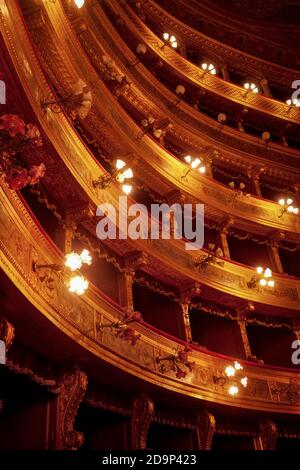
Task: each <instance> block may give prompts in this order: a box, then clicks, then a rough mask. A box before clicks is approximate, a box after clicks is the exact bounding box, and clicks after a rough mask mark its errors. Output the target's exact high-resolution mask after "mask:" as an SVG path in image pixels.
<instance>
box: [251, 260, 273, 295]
mask: <svg viewBox="0 0 300 470" xmlns="http://www.w3.org/2000/svg"><path fill="white" fill-rule="evenodd" d="M256 272H257V274H258V276H254V277H252V279H251V280H250V281H249V282H247V286H248V287H249V288H250V289H254V288H255V287H258V286H261V287H271V288H273V287H274V286H275V281H274V279H273V278H272V271H271V269H270V268H266V269H264V268H262V267H261V266H259V267H258V268H256Z"/></svg>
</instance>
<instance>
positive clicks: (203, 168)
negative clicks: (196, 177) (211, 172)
mask: <svg viewBox="0 0 300 470" xmlns="http://www.w3.org/2000/svg"><path fill="white" fill-rule="evenodd" d="M199 171H200V173H202V174H204V173H205V172H206V168H205V166H200V168H199Z"/></svg>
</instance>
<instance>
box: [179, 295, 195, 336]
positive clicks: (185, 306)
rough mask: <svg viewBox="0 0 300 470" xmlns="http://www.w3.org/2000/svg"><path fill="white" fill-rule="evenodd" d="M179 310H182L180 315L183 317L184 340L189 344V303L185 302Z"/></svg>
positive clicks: (190, 332) (190, 334) (190, 333)
mask: <svg viewBox="0 0 300 470" xmlns="http://www.w3.org/2000/svg"><path fill="white" fill-rule="evenodd" d="M180 306H181V309H182V315H183V325H184V333H185V340H186V341H187V342H188V343H190V342H191V341H192V339H193V338H192V331H191V325H190V315H189V308H190V302H189V301H185V302H182V303H181V304H180Z"/></svg>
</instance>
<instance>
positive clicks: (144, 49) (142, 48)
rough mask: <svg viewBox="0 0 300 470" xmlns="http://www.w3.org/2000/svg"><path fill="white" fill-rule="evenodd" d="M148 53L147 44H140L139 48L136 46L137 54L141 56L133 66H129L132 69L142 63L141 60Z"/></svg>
mask: <svg viewBox="0 0 300 470" xmlns="http://www.w3.org/2000/svg"><path fill="white" fill-rule="evenodd" d="M146 52H147V46H146V44H143V43H139V44H138V45H137V46H136V53H137V55H138V56H139V58H138V59H137V60H136V61H135V62H132V63H131V64H129V66H130V67H135V66H136V65H137V64H139V63H140V62H141V58H142V56H143V55H145V54H146Z"/></svg>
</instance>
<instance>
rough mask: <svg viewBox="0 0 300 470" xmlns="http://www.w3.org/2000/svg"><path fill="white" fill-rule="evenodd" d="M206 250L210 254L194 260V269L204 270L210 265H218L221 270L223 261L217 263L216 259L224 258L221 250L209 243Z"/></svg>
mask: <svg viewBox="0 0 300 470" xmlns="http://www.w3.org/2000/svg"><path fill="white" fill-rule="evenodd" d="M208 250H209V251H210V253H208V254H206V255H202V256H200V257H199V258H198V259H197V260H195V262H194V266H195V268H199V269H205V268H207V266H209V265H210V264H214V265H218V266H221V268H223V267H224V264H225V263H224V261H218V258H220V257H223V256H224V253H223V250H222V248H219V247H217V246H216V245H215V244H214V243H209V245H208Z"/></svg>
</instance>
